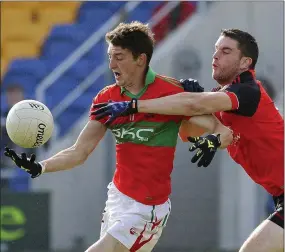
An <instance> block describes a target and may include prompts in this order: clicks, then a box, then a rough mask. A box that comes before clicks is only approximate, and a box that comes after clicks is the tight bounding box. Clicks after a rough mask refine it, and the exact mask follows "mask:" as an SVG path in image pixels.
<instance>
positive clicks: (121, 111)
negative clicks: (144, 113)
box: [91, 98, 138, 125]
mask: <svg viewBox="0 0 285 252" xmlns="http://www.w3.org/2000/svg"><path fill="white" fill-rule="evenodd" d="M137 105H138V103H137V99H134V98H133V99H132V100H131V101H122V102H112V101H110V102H105V103H98V104H95V105H94V106H93V108H94V109H97V110H96V111H94V112H92V113H91V115H95V119H96V120H100V119H102V118H104V117H106V116H110V118H109V119H108V120H107V121H106V123H105V125H109V124H111V123H112V122H113V121H114V120H115V119H116V118H117V117H120V116H128V115H132V114H135V113H137V112H138V106H137Z"/></svg>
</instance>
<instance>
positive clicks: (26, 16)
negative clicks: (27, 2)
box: [1, 8, 32, 26]
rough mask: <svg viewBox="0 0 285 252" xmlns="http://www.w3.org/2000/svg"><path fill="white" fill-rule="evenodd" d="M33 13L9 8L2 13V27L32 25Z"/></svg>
mask: <svg viewBox="0 0 285 252" xmlns="http://www.w3.org/2000/svg"><path fill="white" fill-rule="evenodd" d="M31 22H32V11H30V10H26V9H23V10H22V9H19V8H9V9H4V10H2V11H1V26H4V25H6V24H7V23H18V24H22V23H31Z"/></svg>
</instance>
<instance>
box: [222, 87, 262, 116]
mask: <svg viewBox="0 0 285 252" xmlns="http://www.w3.org/2000/svg"><path fill="white" fill-rule="evenodd" d="M225 92H226V94H227V95H228V96H229V97H230V99H231V101H232V110H231V112H232V113H235V114H239V115H242V116H248V117H251V116H253V115H254V114H255V112H256V110H257V108H258V105H259V102H260V96H261V91H260V87H259V86H258V84H256V83H254V82H252V83H239V84H232V85H230V86H229V87H228V88H226V89H225Z"/></svg>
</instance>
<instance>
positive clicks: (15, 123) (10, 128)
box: [6, 110, 20, 142]
mask: <svg viewBox="0 0 285 252" xmlns="http://www.w3.org/2000/svg"><path fill="white" fill-rule="evenodd" d="M19 123H20V118H19V117H18V116H17V114H16V113H15V111H14V110H10V111H9V113H8V115H7V118H6V130H7V134H8V136H9V138H10V139H11V140H12V141H13V142H14V140H13V139H14V136H15V134H16V133H17V130H18V127H19Z"/></svg>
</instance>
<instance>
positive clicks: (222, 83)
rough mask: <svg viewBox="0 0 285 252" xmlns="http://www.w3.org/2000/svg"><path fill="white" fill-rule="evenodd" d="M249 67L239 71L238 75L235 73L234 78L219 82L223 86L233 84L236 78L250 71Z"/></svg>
mask: <svg viewBox="0 0 285 252" xmlns="http://www.w3.org/2000/svg"><path fill="white" fill-rule="evenodd" d="M248 70H249V69H245V70H241V71H239V72H238V73H237V74H236V75H234V76H233V77H232V78H229V79H228V80H225V81H220V82H218V84H219V85H220V86H222V87H224V86H226V85H229V84H232V83H233V82H234V80H235V79H236V78H237V77H238V76H239V75H241V74H242V73H243V72H246V71H248Z"/></svg>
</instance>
